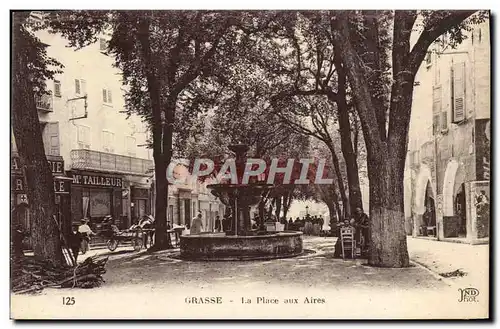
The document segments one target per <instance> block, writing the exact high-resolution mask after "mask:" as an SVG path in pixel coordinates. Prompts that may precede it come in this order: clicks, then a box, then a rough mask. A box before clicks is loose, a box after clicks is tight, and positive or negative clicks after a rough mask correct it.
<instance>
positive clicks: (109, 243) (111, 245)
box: [106, 240, 118, 251]
mask: <svg viewBox="0 0 500 329" xmlns="http://www.w3.org/2000/svg"><path fill="white" fill-rule="evenodd" d="M106 245H107V246H108V249H109V250H110V251H115V250H116V248H117V247H118V240H108V241H107V242H106Z"/></svg>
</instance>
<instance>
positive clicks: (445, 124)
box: [441, 111, 448, 132]
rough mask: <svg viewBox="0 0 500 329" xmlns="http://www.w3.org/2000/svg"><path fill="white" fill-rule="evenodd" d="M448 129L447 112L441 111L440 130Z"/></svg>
mask: <svg viewBox="0 0 500 329" xmlns="http://www.w3.org/2000/svg"><path fill="white" fill-rule="evenodd" d="M447 130H448V112H446V111H443V112H441V132H445V131H447Z"/></svg>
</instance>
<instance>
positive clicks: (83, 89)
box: [75, 79, 87, 96]
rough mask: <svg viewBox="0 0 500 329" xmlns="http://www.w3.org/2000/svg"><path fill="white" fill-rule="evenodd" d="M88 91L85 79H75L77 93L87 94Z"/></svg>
mask: <svg viewBox="0 0 500 329" xmlns="http://www.w3.org/2000/svg"><path fill="white" fill-rule="evenodd" d="M86 93H87V84H86V81H85V80H83V79H75V94H77V95H82V96H83V95H85V94H86Z"/></svg>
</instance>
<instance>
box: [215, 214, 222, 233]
mask: <svg viewBox="0 0 500 329" xmlns="http://www.w3.org/2000/svg"><path fill="white" fill-rule="evenodd" d="M220 230H221V222H220V216H216V217H215V232H220Z"/></svg>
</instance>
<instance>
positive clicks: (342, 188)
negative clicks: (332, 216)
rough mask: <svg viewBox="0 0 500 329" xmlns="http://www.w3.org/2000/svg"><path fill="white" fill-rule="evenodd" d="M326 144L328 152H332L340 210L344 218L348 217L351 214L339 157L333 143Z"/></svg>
mask: <svg viewBox="0 0 500 329" xmlns="http://www.w3.org/2000/svg"><path fill="white" fill-rule="evenodd" d="M327 146H328V149H329V150H330V153H331V154H332V163H333V168H334V170H335V175H336V176H337V182H338V187H339V192H340V198H341V200H342V208H343V211H342V212H343V213H344V216H345V218H349V217H350V215H351V212H350V211H349V198H348V197H347V194H346V190H345V186H344V178H343V176H342V170H340V164H339V158H338V157H337V152H335V148H334V146H333V143H327ZM347 171H349V168H347Z"/></svg>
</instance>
